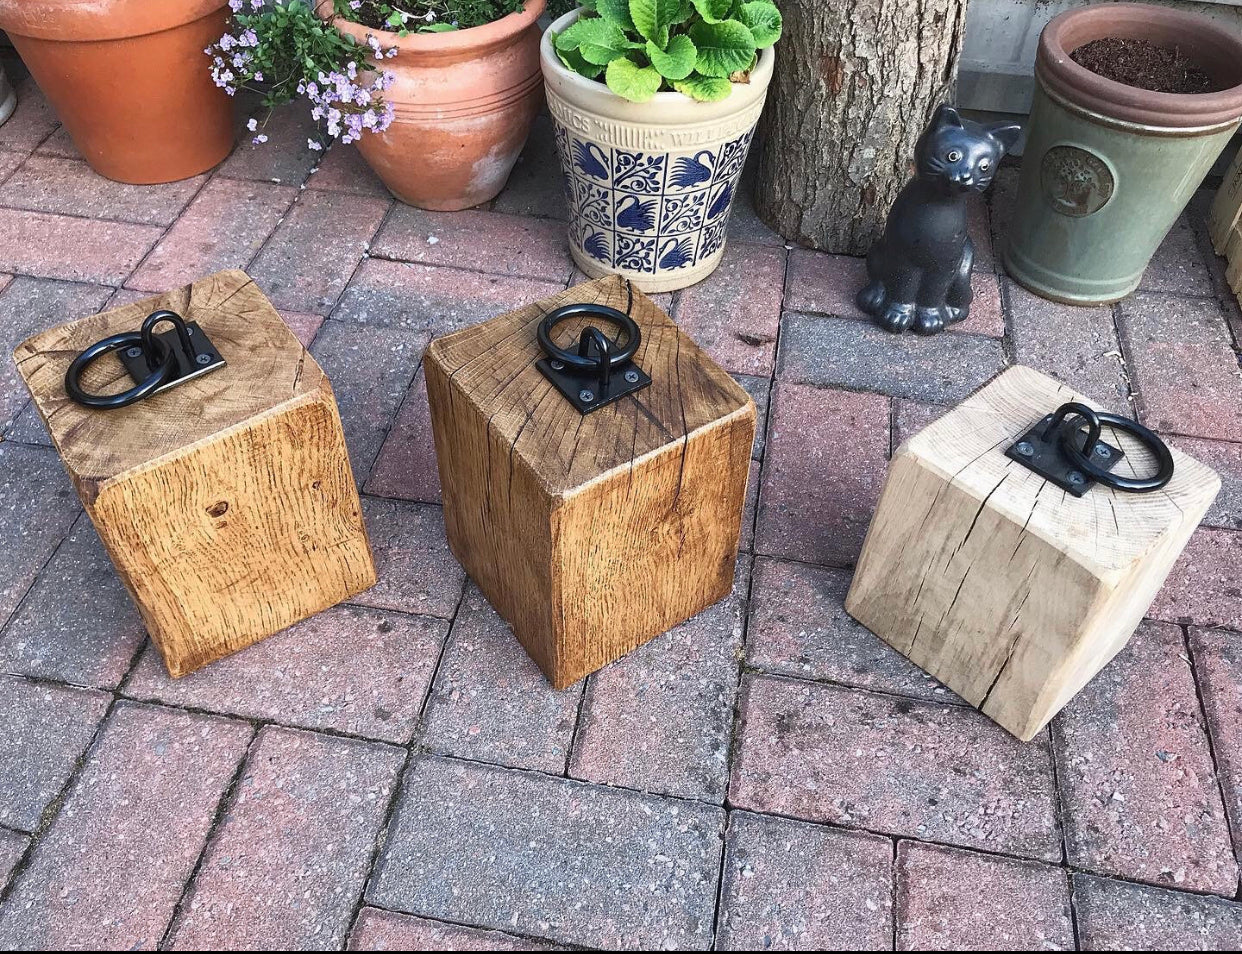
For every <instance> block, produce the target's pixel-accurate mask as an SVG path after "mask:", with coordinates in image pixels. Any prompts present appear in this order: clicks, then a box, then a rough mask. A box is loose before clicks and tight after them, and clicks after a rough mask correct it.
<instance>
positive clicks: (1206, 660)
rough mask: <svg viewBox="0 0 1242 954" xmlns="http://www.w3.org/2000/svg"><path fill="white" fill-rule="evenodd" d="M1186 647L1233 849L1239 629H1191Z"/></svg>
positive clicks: (1240, 768)
mask: <svg viewBox="0 0 1242 954" xmlns="http://www.w3.org/2000/svg"><path fill="white" fill-rule="evenodd" d="M1190 649H1191V655H1192V658H1193V660H1194V670H1195V675H1196V677H1197V680H1196V681H1197V685H1198V688H1199V692H1200V694H1201V696H1202V699H1203V711H1204V714H1205V715H1206V717H1207V730H1208V736H1209V737H1210V738H1211V741H1212V755H1213V757H1214V759H1215V765H1216V775H1217V777H1218V779H1219V781H1220V787H1221V792H1222V794H1223V795H1224V799H1225V813H1226V814H1227V815H1228V816H1229V824H1230V828H1231V830H1232V832H1233V843H1234V846H1235V847H1234V851H1235V853H1236V851H1237V846H1238V845H1242V633H1230V632H1226V631H1225V630H1203V629H1191V630H1190Z"/></svg>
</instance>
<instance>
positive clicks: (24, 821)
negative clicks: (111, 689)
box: [0, 676, 112, 832]
mask: <svg viewBox="0 0 1242 954" xmlns="http://www.w3.org/2000/svg"><path fill="white" fill-rule="evenodd" d="M111 701H112V700H111V698H110V697H109V696H108V695H107V694H106V693H102V692H93V691H91V690H88V689H74V688H71V687H69V686H58V685H50V684H40V683H34V682H29V681H27V680H25V679H19V678H16V677H13V676H2V677H0V825H3V826H4V827H6V828H16V829H18V830H20V831H28V832H29V831H34V830H35V829H36V828H38V827H39V823H40V820H41V819H42V817H43V812H44V810H45V809H46V808H47V807H48V806H49V805H50V804H51V803H52V800H53V799H55V798H56V797H57V796H58V795H59V794H60V792H61V789H63V788H64V787H65V783H66V782H67V781H69V776H70V775H71V774H72V772H73V770H74V767H75V766H76V764H77V761H78V759H79V758H80V757H81V755H82V753H83V752H85V751H86V747H87V746H88V745H90V743H91V740H92V739H93V738H94V737H95V729H96V727H97V726H98V725H99V721H100V720H101V719H102V718H103V717H104V713H105V712H107V711H108V705H109V704H110V703H111Z"/></svg>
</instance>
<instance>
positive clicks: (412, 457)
mask: <svg viewBox="0 0 1242 954" xmlns="http://www.w3.org/2000/svg"><path fill="white" fill-rule="evenodd" d="M363 489H364V490H365V491H366V492H367V493H369V494H375V495H377V496H380V497H398V498H400V499H402V500H413V501H416V502H419V503H431V504H438V503H439V502H440V472H439V469H438V468H437V466H436V451H435V438H434V437H433V435H432V432H431V406H430V404H429V403H428V401H427V378H426V374H425V372H424V369H423V366H422V365H421V364H420V365H419V366H418V373H417V374H416V375H415V376H414V380H413V382H412V383H411V384H410V388H409V390H408V391H406V393H405V403H403V404H402V405H401V409H400V410H399V411H398V412H397V416H396V417H395V418H394V419H393V422H392V427H391V428H389V431H388V436H387V437H385V438H384V444H383V446H382V447H380V452H379V456H378V457H376V458H375V466H374V467H372V468H371V476H370V477H369V478H368V479H367V482H366V484H365V485H364V488H363Z"/></svg>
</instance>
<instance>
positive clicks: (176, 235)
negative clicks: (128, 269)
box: [127, 179, 297, 292]
mask: <svg viewBox="0 0 1242 954" xmlns="http://www.w3.org/2000/svg"><path fill="white" fill-rule="evenodd" d="M296 197H297V190H296V189H293V188H290V187H289V186H280V185H271V184H270V183H259V182H242V181H240V180H237V179H213V180H212V181H211V182H209V183H208V184H207V186H206V188H204V189H203V191H202V192H200V193H199V194H198V197H197V198H195V200H194V201H193V202H191V203H190V205H189V207H188V208H187V209H186V210H185V213H184V214H183V215H182V216H181V217H180V218H179V219H178V220H177V222H176V224H174V225H173V227H172V228H171V229H169V231H168V234H167V235H165V236H164V237H163V238H162V239H161V240H160V242H159V244H158V245H156V247H155V249H154V251H152V252H151V254H150V255H148V256H147V259H146V261H144V262H143V263H142V265H141V266H140V267H139V269H138V270H137V271H136V272H134V274H133V275H131V276H130V278H129V280H128V282H127V284H128V285H129V287H131V288H138V289H142V290H145V291H152V292H159V291H166V290H167V289H169V288H177V287H179V286H181V285H187V284H189V283H190V282H192V281H195V280H196V279H198V278H202V277H203V276H204V275H210V274H211V273H212V272H218V271H220V270H222V269H225V268H245V267H246V266H247V265H248V264H249V263H250V260H251V259H252V258H254V256H255V255H256V254H257V253H258V251H259V249H260V248H262V247H263V243H264V242H265V241H267V237H268V236H269V235H271V234H272V232H273V231H274V230H275V228H276V226H277V225H279V224H280V220H281V218H282V217H283V216H284V215H285V213H286V212H287V211H288V210H289V207H290V206H291V205H292V204H293V200H294V199H295V198H296ZM260 284H261V287H263V289H264V291H269V290H270V289H268V288H267V286H266V285H262V283H260Z"/></svg>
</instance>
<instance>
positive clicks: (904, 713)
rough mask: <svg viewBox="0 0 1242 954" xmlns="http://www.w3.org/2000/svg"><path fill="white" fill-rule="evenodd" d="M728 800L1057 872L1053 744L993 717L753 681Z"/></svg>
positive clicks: (744, 707)
mask: <svg viewBox="0 0 1242 954" xmlns="http://www.w3.org/2000/svg"><path fill="white" fill-rule="evenodd" d="M742 720H743V721H742V727H741V738H740V740H739V742H738V752H737V756H736V758H735V759H734V763H733V780H732V782H731V784H730V786H729V800H730V802H731V803H732V804H733V805H736V806H738V807H739V808H749V809H751V810H753V811H760V812H771V813H776V814H779V815H793V816H795V817H798V818H806V819H809V820H811V821H824V822H832V823H833V824H838V825H848V826H850V827H858V828H867V829H870V830H872V831H881V832H886V833H889V834H894V835H905V836H909V837H914V838H925V839H928V840H933V841H940V842H948V843H950V844H956V845H963V846H967V847H974V848H980V849H984V850H992V851H999V852H1004V853H1007V854H1017V855H1023V856H1026V857H1032V858H1042V859H1047V860H1052V861H1056V860H1059V859H1060V857H1061V839H1060V832H1059V830H1058V825H1057V818H1056V811H1055V808H1054V805H1053V786H1052V758H1051V754H1050V753H1049V751H1048V747H1047V744H1046V742H1045V741H1044V740H1043V739H1037V740H1036V741H1034V742H1031V743H1026V744H1024V743H1021V742H1018V741H1017V740H1016V739H1014V738H1013V737H1012V736H1010V735H1008V734H1007V733H1006V732H1005V731H1004V730H1003V729H1001V728H999V727H998V726H997V725H995V724H994V723H993V722H991V721H990V720H988V719H987V718H986V717H984V716H982V715H980V714H979V713H977V712H975V711H974V710H972V709H966V708H963V707H960V706H938V705H932V704H928V703H923V702H915V701H913V700H907V699H895V698H893V697H891V696H882V695H877V694H875V693H869V692H859V691H856V690H849V689H841V688H836V687H833V686H824V685H819V684H816V683H808V682H801V681H796V680H790V679H775V678H772V677H770V676H754V677H749V678H748V679H747V680H746V681H745V696H744V699H743V702H742Z"/></svg>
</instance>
